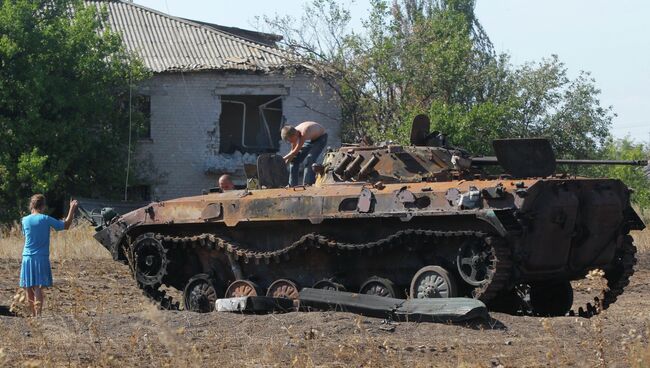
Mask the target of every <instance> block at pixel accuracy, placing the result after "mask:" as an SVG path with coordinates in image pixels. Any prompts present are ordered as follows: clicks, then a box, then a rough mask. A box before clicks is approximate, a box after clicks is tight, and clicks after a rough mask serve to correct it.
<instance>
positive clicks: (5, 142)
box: [0, 0, 145, 219]
mask: <svg viewBox="0 0 650 368" xmlns="http://www.w3.org/2000/svg"><path fill="white" fill-rule="evenodd" d="M105 19H106V14H98V12H97V11H96V10H95V9H94V8H90V7H85V6H84V4H83V3H82V2H81V1H78V0H38V1H33V0H6V1H0V142H2V144H1V145H0V219H3V218H4V219H7V218H9V217H13V216H16V214H17V212H18V210H19V209H20V208H21V207H22V206H23V205H24V203H25V199H26V198H28V197H29V195H31V194H32V193H33V192H43V193H46V194H47V195H49V196H50V198H51V199H53V200H56V199H61V198H62V197H64V196H66V195H69V194H70V193H75V194H81V195H83V194H90V193H103V192H104V193H105V192H108V191H111V189H113V188H114V187H115V186H117V185H118V184H119V183H120V182H123V180H124V179H123V178H124V175H125V167H124V166H125V165H124V161H125V160H124V157H125V156H126V154H127V147H126V144H125V142H126V141H127V136H128V134H129V124H128V122H129V120H128V108H127V105H126V103H127V102H128V92H129V87H130V83H136V82H137V81H139V80H141V79H142V78H143V77H144V76H145V72H144V69H143V68H142V66H141V64H140V63H138V61H137V60H135V59H134V58H133V57H131V56H130V55H128V54H127V53H126V52H125V51H124V49H123V47H122V45H121V40H120V38H119V36H118V35H117V34H115V33H113V32H110V30H109V29H108V28H106V27H102V22H103V21H104V20H105Z"/></svg>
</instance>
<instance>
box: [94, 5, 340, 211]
mask: <svg viewBox="0 0 650 368" xmlns="http://www.w3.org/2000/svg"><path fill="white" fill-rule="evenodd" d="M86 3H87V4H90V5H93V6H97V7H98V8H102V7H105V8H106V10H107V12H108V25H109V26H110V28H111V29H112V30H113V31H116V32H118V33H119V34H121V36H122V39H123V41H124V44H125V46H126V48H127V49H128V50H129V51H131V52H133V53H135V54H137V55H138V56H139V58H140V59H141V60H142V61H143V63H144V65H145V66H146V67H147V68H148V69H149V70H151V71H152V72H153V77H152V78H151V79H150V80H148V81H146V82H144V83H142V84H141V85H140V86H139V87H138V90H137V91H134V93H136V94H137V96H136V98H134V100H135V101H137V106H138V108H139V109H141V110H142V111H143V112H144V113H145V114H146V115H147V116H148V119H147V120H148V121H147V127H146V129H145V133H144V134H143V135H142V136H140V137H138V139H137V143H136V145H137V146H136V157H135V160H134V161H135V162H136V163H135V164H134V165H135V166H134V167H135V168H136V170H135V171H136V174H137V178H136V179H135V180H134V182H132V183H131V184H136V183H135V182H137V185H133V186H132V187H131V188H130V192H131V194H130V197H131V198H129V199H133V200H149V199H161V200H164V199H169V198H174V197H179V196H187V195H196V194H200V192H201V189H204V188H210V187H213V186H215V183H216V180H217V178H218V176H219V175H221V174H223V173H229V174H232V175H234V178H235V181H236V183H237V182H238V183H240V184H243V183H244V180H245V173H244V164H253V163H255V161H256V158H257V155H258V154H260V153H263V152H279V153H280V154H283V153H286V152H287V151H288V149H289V146H288V144H285V143H282V142H281V141H280V133H279V131H280V128H281V127H282V125H284V124H295V123H299V122H302V121H305V120H314V121H317V122H319V123H321V124H322V125H323V126H325V128H326V129H327V131H328V133H329V143H328V145H330V146H337V145H339V144H340V138H339V137H340V128H339V127H340V116H341V112H340V107H339V105H338V104H337V103H336V100H335V97H334V93H333V92H332V91H331V89H329V88H326V87H325V86H324V85H322V84H320V83H319V82H318V81H317V80H316V79H315V78H314V77H312V76H311V75H309V74H307V73H305V72H295V71H292V72H289V71H286V69H285V68H284V66H286V65H287V57H286V55H285V54H283V53H282V52H281V51H280V50H279V49H278V48H277V47H276V44H275V42H277V41H278V40H279V37H278V36H275V35H270V34H265V33H259V32H253V31H248V30H243V29H238V28H231V27H224V26H219V25H214V24H208V23H204V22H197V21H191V20H187V19H182V18H178V17H174V16H171V15H168V14H165V13H162V12H159V11H156V10H152V9H149V8H146V7H143V6H141V5H137V4H134V3H130V2H123V1H106V0H105V1H87V2H86Z"/></svg>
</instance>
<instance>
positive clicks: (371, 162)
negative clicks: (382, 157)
mask: <svg viewBox="0 0 650 368" xmlns="http://www.w3.org/2000/svg"><path fill="white" fill-rule="evenodd" d="M378 162H379V157H377V156H375V155H372V156H371V157H370V160H368V162H366V164H365V165H363V167H361V171H359V175H358V177H359V179H363V178H365V177H366V176H367V175H368V174H370V172H371V171H372V169H374V167H375V165H377V163H378Z"/></svg>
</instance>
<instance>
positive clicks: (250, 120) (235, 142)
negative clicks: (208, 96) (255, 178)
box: [219, 95, 282, 153]
mask: <svg viewBox="0 0 650 368" xmlns="http://www.w3.org/2000/svg"><path fill="white" fill-rule="evenodd" d="M281 126H282V97H281V96H273V95H222V96H221V116H220V117H219V152H220V153H233V152H235V151H240V152H242V153H245V152H249V153H263V152H277V151H278V150H279V148H280V128H281Z"/></svg>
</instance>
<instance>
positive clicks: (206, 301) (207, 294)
mask: <svg viewBox="0 0 650 368" xmlns="http://www.w3.org/2000/svg"><path fill="white" fill-rule="evenodd" d="M219 293H220V290H218V287H217V286H216V281H215V280H213V279H212V278H211V277H210V276H209V275H208V274H204V273H202V274H198V275H196V276H194V277H192V278H191V279H190V280H189V281H188V282H187V286H185V290H184V291H183V303H184V306H185V310H188V311H192V312H198V313H207V312H212V311H213V310H214V303H215V302H216V301H217V298H218V297H217V295H218V294H219Z"/></svg>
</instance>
